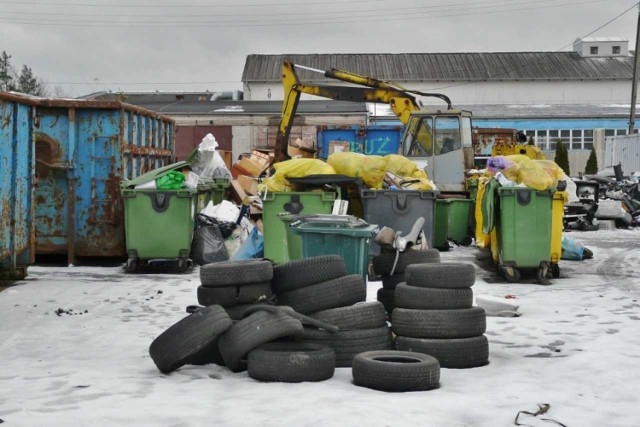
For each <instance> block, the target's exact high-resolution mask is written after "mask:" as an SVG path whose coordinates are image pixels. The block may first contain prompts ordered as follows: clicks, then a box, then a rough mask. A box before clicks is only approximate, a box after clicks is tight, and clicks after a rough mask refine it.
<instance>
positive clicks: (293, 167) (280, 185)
mask: <svg viewBox="0 0 640 427" xmlns="http://www.w3.org/2000/svg"><path fill="white" fill-rule="evenodd" d="M273 168H274V169H275V170H276V172H275V173H274V174H273V176H272V177H269V178H267V179H265V180H264V181H262V185H260V186H259V187H258V188H259V190H260V191H264V190H265V189H266V190H268V191H289V190H290V186H289V182H287V178H303V177H305V176H308V175H317V174H322V175H330V174H335V173H336V171H335V170H334V169H333V168H332V167H331V166H330V165H328V164H327V163H325V162H323V161H322V160H318V159H291V160H287V161H284V162H279V163H276V164H274V165H273Z"/></svg>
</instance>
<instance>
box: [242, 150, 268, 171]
mask: <svg viewBox="0 0 640 427" xmlns="http://www.w3.org/2000/svg"><path fill="white" fill-rule="evenodd" d="M271 154H273V153H271ZM271 154H269V153H263V152H260V151H257V150H253V152H252V153H251V156H249V157H243V158H242V159H241V160H240V162H239V163H236V164H239V166H240V167H241V168H242V169H244V170H245V171H247V172H248V173H247V174H246V175H249V176H260V174H261V173H262V172H264V171H265V170H266V169H267V168H268V167H269V166H270V165H271V162H273V158H274V156H272V155H271Z"/></svg>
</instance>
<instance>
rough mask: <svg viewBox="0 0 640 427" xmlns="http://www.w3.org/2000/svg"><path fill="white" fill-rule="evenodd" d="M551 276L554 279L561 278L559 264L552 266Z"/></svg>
mask: <svg viewBox="0 0 640 427" xmlns="http://www.w3.org/2000/svg"><path fill="white" fill-rule="evenodd" d="M551 276H553V278H554V279H557V278H559V277H560V266H559V265H558V264H551Z"/></svg>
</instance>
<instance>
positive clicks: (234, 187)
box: [229, 179, 247, 205]
mask: <svg viewBox="0 0 640 427" xmlns="http://www.w3.org/2000/svg"><path fill="white" fill-rule="evenodd" d="M229 189H230V193H231V198H232V199H233V201H234V202H235V203H236V204H238V205H241V204H242V202H243V201H244V200H245V199H246V198H247V194H246V193H245V192H244V190H243V189H242V186H241V185H240V183H239V182H238V181H236V180H235V179H234V180H232V181H231V186H230V187H229Z"/></svg>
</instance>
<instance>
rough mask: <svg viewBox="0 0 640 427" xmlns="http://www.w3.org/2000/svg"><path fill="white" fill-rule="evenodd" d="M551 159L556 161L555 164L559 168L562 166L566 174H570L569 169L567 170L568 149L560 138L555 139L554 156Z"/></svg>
mask: <svg viewBox="0 0 640 427" xmlns="http://www.w3.org/2000/svg"><path fill="white" fill-rule="evenodd" d="M553 161H554V162H556V164H557V165H558V166H560V168H562V170H563V171H564V173H565V174H566V175H567V176H571V171H570V170H569V150H568V149H567V146H566V145H564V143H563V142H562V140H561V139H559V140H558V141H557V144H556V156H555V157H554V159H553Z"/></svg>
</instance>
